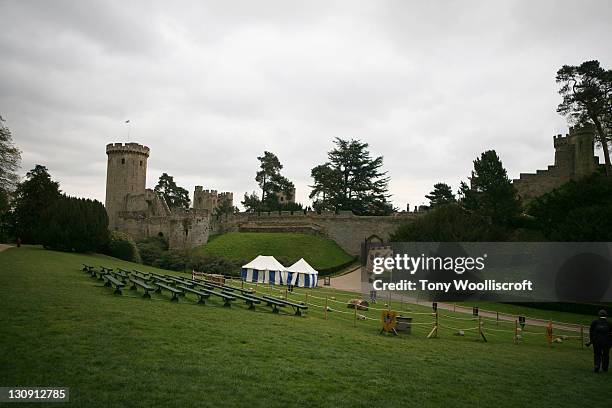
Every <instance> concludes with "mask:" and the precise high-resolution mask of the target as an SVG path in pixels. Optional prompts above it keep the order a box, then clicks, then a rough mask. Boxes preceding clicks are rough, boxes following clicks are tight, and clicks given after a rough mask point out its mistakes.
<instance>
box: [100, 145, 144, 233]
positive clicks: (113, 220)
mask: <svg viewBox="0 0 612 408" xmlns="http://www.w3.org/2000/svg"><path fill="white" fill-rule="evenodd" d="M106 154H107V155H108V165H107V168H106V204H105V206H106V213H107V214H108V227H109V228H110V229H113V230H114V229H117V227H118V225H117V221H118V220H117V212H119V211H125V210H126V209H127V208H126V205H127V196H128V195H132V194H134V195H136V194H144V193H145V188H146V184H147V158H148V157H149V148H148V147H147V146H143V145H141V144H138V143H125V144H124V143H114V144H113V143H111V144H108V145H106Z"/></svg>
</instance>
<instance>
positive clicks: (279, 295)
mask: <svg viewBox="0 0 612 408" xmlns="http://www.w3.org/2000/svg"><path fill="white" fill-rule="evenodd" d="M232 283H233V282H232V280H231V279H230V282H228V283H226V285H227V286H229V287H232V288H234V289H243V288H244V289H250V290H252V291H254V292H255V293H258V292H259V293H264V294H266V292H267V293H269V294H270V295H272V293H274V296H271V297H273V298H276V299H288V298H289V297H291V298H293V299H295V301H297V298H298V297H302V298H305V301H302V303H303V304H306V305H308V306H312V307H314V308H317V309H324V310H325V318H326V319H327V318H328V317H327V316H328V314H327V312H336V313H337V315H336V317H335V319H340V320H346V321H347V322H353V325H355V324H356V321H357V320H364V321H371V322H380V318H378V317H372V316H371V314H372V313H375V312H381V311H387V310H396V311H398V312H404V313H405V315H406V316H412V315H414V316H436V313H432V312H415V311H411V310H405V309H406V306H407V305H408V304H407V303H404V302H403V301H402V302H400V304H399V305H397V304H395V305H394V304H393V303H398V302H396V301H394V302H391V301H389V303H388V304H389V306H387V307H385V308H379V307H375V306H362V307H363V308H361V307H360V306H359V305H356V304H353V303H351V302H350V301H351V300H352V299H354V298H355V297H351V294H350V293H344V292H342V291H340V292H339V293H338V292H336V291H335V290H334V292H328V293H330V294H331V293H333V294H334V295H333V296H326V297H321V296H317V295H314V294H312V293H309V292H302V291H295V290H294V291H291V292H290V291H287V290H286V289H284V290H283V289H278V288H276V287H274V286H272V285H265V284H261V285H257V284H253V283H250V282H244V283H242V281H241V284H242V285H243V286H242V287H239V286H235V285H233V284H232ZM318 289H329V290H332V289H333V288H318ZM331 297H338V298H339V299H331ZM312 299H316V300H319V301H324V302H325V303H326V305H321V304H317V303H314V302H312V301H309V300H312ZM330 302H331V303H336V304H342V305H351V306H354V309H355V310H352V311H343V310H339V309H335V308H332V307H330V306H328V304H329V303H330ZM394 306H395V307H394ZM402 309H404V310H402ZM457 309H461V310H465V311H466V312H469V311H470V308H468V307H463V306H456V305H455V309H454V311H456V310H457ZM480 311H481V312H487V313H492V314H493V313H494V314H495V315H496V316H497V318H494V317H490V316H488V317H484V316H479V317H456V316H451V315H448V314H443V313H438V316H437V319H442V318H446V319H451V320H456V321H471V322H475V321H480V325H479V327H467V328H457V327H453V326H449V325H447V324H445V323H441V322H439V321H437V320H432V321H429V322H414V321H413V322H411V325H412V326H417V327H418V326H431V325H432V324H433V325H436V323H437V326H436V327H437V328H438V329H449V330H455V331H474V330H480V331H481V332H483V333H484V332H485V327H484V326H485V324H484V323H485V322H489V323H495V326H500V324H501V325H516V322H515V320H516V318H517V316H514V315H510V314H506V313H499V312H496V311H491V310H486V309H480ZM358 313H359V314H358ZM368 313H369V314H370V316H368ZM342 315H354V317H352V318H350V319H347V318H345V317H343V316H342ZM526 318H527V319H529V320H531V321H536V322H549V321H550V320H548V321H547V320H545V319H537V318H529V317H526ZM510 319H512V320H510ZM550 323H551V325H552V327H553V328H554V329H555V331H556V333H555V336H554V337H555V339H561V340H568V341H569V340H574V339H581V340H582V339H584V335H583V334H581V335H570V334H563V332H569V333H575V329H578V328H580V329H581V330H582V328H583V325H580V324H576V323H564V322H557V321H550ZM555 325H556V326H562V327H555ZM489 326H490V325H487V326H486V332H487V334H488V335H490V336H494V337H499V336H501V335H502V333H508V334H510V333H511V334H513V337H516V336H517V335H522V334H528V335H534V336H543V337H547V334H546V333H545V332H534V331H525V330H521V329H518V330H516V329H514V330H510V329H500V328H492V327H489ZM531 326H535V327H539V326H536V325H534V324H531ZM559 331H560V332H561V333H559ZM489 332H493V333H489Z"/></svg>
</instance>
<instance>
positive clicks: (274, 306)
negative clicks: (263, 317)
mask: <svg viewBox="0 0 612 408" xmlns="http://www.w3.org/2000/svg"><path fill="white" fill-rule="evenodd" d="M249 297H250V298H252V299H256V300H259V301H260V302H266V305H267V306H270V307H271V308H272V313H278V312H279V310H278V308H279V307H285V306H287V305H286V304H285V303H283V302H279V301H278V300H277V299H274V298H270V297H268V296H264V297H262V298H260V297H257V296H255V295H251V296H249Z"/></svg>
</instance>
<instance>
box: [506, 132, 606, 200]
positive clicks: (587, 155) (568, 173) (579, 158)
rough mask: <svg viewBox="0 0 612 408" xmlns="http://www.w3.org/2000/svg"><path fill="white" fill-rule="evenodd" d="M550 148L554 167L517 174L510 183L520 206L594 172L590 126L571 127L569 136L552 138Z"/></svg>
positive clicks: (592, 134)
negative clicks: (521, 203)
mask: <svg viewBox="0 0 612 408" xmlns="http://www.w3.org/2000/svg"><path fill="white" fill-rule="evenodd" d="M553 145H554V147H555V164H554V165H552V166H548V169H546V170H537V171H536V172H535V173H521V174H520V177H519V178H518V179H516V180H514V181H513V185H514V188H515V189H516V191H517V194H518V196H519V197H520V198H521V200H522V201H523V204H527V203H529V202H530V201H531V200H533V199H534V198H536V197H538V196H541V195H543V194H546V193H548V192H549V191H552V190H554V189H555V188H559V187H561V186H562V185H563V184H565V183H567V182H569V181H570V180H578V179H580V178H582V177H585V176H588V175H590V174H592V173H593V172H594V171H595V170H596V168H597V166H598V163H599V159H598V158H597V157H596V156H595V147H594V130H593V128H592V127H589V126H587V127H572V128H570V133H569V134H567V135H565V136H561V135H557V136H554V137H553Z"/></svg>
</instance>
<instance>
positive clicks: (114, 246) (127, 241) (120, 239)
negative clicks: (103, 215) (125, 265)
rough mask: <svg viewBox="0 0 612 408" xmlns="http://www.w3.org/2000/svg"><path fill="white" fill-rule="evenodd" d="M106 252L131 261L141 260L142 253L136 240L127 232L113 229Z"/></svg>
mask: <svg viewBox="0 0 612 408" xmlns="http://www.w3.org/2000/svg"><path fill="white" fill-rule="evenodd" d="M110 235H111V236H110V241H109V243H108V248H107V251H106V253H107V254H108V255H110V256H112V257H115V258H119V259H123V260H124V261H130V262H138V263H140V262H141V259H140V253H139V252H138V247H137V246H136V243H135V242H134V240H133V239H132V238H131V237H130V236H129V235H127V234H124V233H123V232H119V231H112V232H111V234H110Z"/></svg>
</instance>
